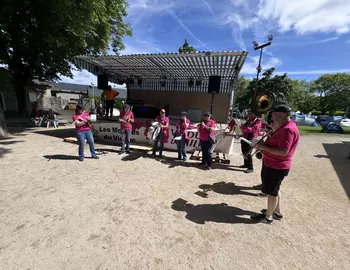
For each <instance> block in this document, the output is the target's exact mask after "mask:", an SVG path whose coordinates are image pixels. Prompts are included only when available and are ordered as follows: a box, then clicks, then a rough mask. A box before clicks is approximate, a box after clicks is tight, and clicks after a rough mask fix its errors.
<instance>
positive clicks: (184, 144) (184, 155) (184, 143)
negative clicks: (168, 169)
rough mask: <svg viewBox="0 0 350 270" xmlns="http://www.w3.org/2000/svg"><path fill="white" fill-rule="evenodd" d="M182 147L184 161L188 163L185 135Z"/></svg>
mask: <svg viewBox="0 0 350 270" xmlns="http://www.w3.org/2000/svg"><path fill="white" fill-rule="evenodd" d="M181 141H182V145H181V154H182V160H183V161H186V160H187V155H186V140H185V134H184V135H183V136H182V139H181Z"/></svg>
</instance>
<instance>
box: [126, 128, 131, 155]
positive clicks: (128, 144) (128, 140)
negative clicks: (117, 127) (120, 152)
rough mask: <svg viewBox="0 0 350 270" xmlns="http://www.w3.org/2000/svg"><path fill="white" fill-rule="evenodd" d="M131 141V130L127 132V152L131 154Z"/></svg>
mask: <svg viewBox="0 0 350 270" xmlns="http://www.w3.org/2000/svg"><path fill="white" fill-rule="evenodd" d="M130 140H131V130H126V142H125V143H126V146H125V151H126V152H127V153H130Z"/></svg>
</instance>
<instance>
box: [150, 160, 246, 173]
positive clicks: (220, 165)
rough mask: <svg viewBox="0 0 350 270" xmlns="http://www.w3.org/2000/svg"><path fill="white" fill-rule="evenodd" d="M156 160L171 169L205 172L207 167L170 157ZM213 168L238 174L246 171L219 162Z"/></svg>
mask: <svg viewBox="0 0 350 270" xmlns="http://www.w3.org/2000/svg"><path fill="white" fill-rule="evenodd" d="M155 159H156V160H157V161H159V162H161V163H163V164H165V165H168V166H169V169H172V168H175V167H178V166H181V167H191V168H198V169H199V170H205V167H204V166H201V165H200V161H199V160H196V161H195V160H189V161H182V160H178V159H176V158H170V157H163V158H159V157H156V158H155ZM212 168H213V170H215V169H219V170H228V171H236V172H242V173H244V171H245V170H242V169H238V168H237V166H231V165H229V164H224V163H218V162H213V164H212Z"/></svg>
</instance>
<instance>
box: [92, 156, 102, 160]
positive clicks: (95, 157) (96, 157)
mask: <svg viewBox="0 0 350 270" xmlns="http://www.w3.org/2000/svg"><path fill="white" fill-rule="evenodd" d="M92 159H100V158H99V157H98V156H94V157H92Z"/></svg>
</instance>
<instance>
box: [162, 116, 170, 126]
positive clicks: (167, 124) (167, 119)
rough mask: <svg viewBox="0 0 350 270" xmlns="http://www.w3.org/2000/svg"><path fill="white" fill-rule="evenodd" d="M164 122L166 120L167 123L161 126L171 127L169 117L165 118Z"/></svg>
mask: <svg viewBox="0 0 350 270" xmlns="http://www.w3.org/2000/svg"><path fill="white" fill-rule="evenodd" d="M164 122H165V125H161V127H162V128H167V127H169V118H165V120H164Z"/></svg>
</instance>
